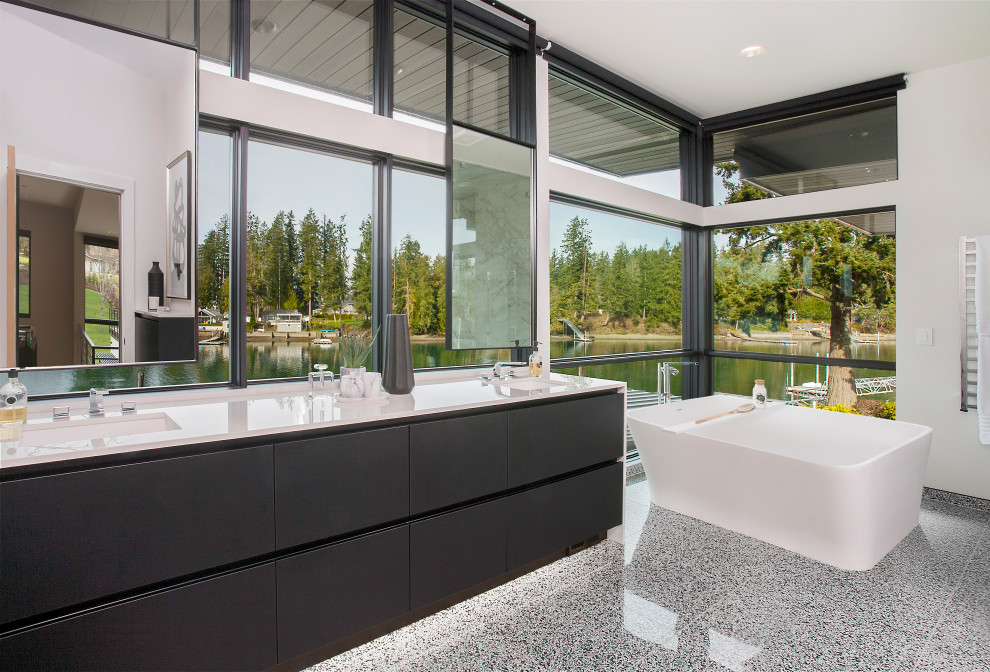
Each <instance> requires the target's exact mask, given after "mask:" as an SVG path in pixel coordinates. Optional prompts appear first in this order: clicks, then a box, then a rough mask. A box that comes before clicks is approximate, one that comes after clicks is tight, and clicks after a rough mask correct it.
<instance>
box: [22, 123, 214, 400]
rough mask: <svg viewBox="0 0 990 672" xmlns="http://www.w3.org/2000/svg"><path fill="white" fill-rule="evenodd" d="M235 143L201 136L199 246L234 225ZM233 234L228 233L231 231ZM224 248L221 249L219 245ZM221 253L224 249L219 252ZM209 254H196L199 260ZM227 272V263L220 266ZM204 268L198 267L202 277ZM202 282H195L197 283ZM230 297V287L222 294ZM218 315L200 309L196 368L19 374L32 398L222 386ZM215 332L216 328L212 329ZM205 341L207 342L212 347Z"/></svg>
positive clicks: (114, 368) (112, 368)
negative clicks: (100, 391)
mask: <svg viewBox="0 0 990 672" xmlns="http://www.w3.org/2000/svg"><path fill="white" fill-rule="evenodd" d="M231 151H232V143H231V139H230V136H228V135H221V134H217V133H209V132H205V131H201V132H200V134H199V167H198V170H197V174H198V177H199V191H198V197H199V243H200V245H202V244H203V243H204V241H206V240H207V239H209V238H216V237H218V236H220V237H222V235H224V234H222V233H219V232H218V231H222V230H223V228H224V227H225V226H228V223H229V221H230V203H231V194H230V168H231ZM228 230H229V228H228ZM220 248H222V245H221V246H220ZM217 253H218V254H223V252H222V249H221V250H220V251H218V252H217ZM204 258H206V257H205V254H204V253H203V252H202V251H198V253H197V260H198V261H199V262H202V261H203V260H204ZM218 267H219V268H225V270H224V271H223V273H225V276H224V277H225V278H226V274H229V270H226V262H223V263H222V264H219V265H217V266H213V265H211V269H213V271H214V272H216V269H217V268H218ZM203 270H204V269H203V268H202V267H199V268H197V271H198V273H197V275H198V277H199V278H201V277H202V272H203ZM198 282H199V280H198V279H197V283H198ZM223 291H224V292H226V291H227V290H226V288H224V289H223ZM217 319H218V316H216V315H214V314H213V313H210V312H208V311H204V309H203V307H202V306H201V307H200V316H199V321H200V324H201V329H200V336H199V338H200V345H199V352H198V362H197V363H195V364H168V365H147V366H100V367H95V368H87V369H28V370H26V371H22V372H21V380H22V381H23V382H24V384H25V385H26V386H27V388H28V391H29V393H30V394H54V393H62V392H74V391H79V390H88V389H89V388H91V387H107V388H110V389H120V388H136V387H156V386H161V385H192V384H202V383H216V382H223V381H226V380H229V379H230V368H229V351H228V345H227V338H226V331H227V330H226V329H224V323H223V321H225V320H226V319H227V316H226V315H223V316H222V320H221V322H220V329H216V328H215V327H216V322H217ZM210 327H214V328H210ZM206 341H209V342H208V343H207V342H206Z"/></svg>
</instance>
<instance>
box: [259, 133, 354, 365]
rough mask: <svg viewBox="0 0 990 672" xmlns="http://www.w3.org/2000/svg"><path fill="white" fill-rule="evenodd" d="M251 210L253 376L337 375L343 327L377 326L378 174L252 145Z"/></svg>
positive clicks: (329, 159)
mask: <svg viewBox="0 0 990 672" xmlns="http://www.w3.org/2000/svg"><path fill="white" fill-rule="evenodd" d="M247 207H248V222H247V226H248V233H247V301H248V315H249V316H250V319H251V322H250V324H249V325H248V350H247V353H248V378H250V379H263V378H286V377H292V376H305V375H306V374H307V372H309V371H312V370H313V364H317V363H324V364H328V365H330V367H331V370H339V367H340V364H341V361H340V357H339V348H338V347H337V334H338V330H339V329H340V328H341V326H342V325H346V326H347V327H349V328H356V329H359V330H370V327H371V236H372V233H371V230H372V229H371V214H370V213H371V209H372V167H371V166H370V165H369V164H365V163H359V162H357V161H350V160H347V159H341V158H338V157H334V156H328V155H326V154H318V153H315V152H309V151H304V150H300V149H292V148H289V147H281V146H278V145H271V144H265V143H261V142H252V143H251V144H250V148H249V151H248V202H247ZM317 338H320V340H321V341H323V340H328V341H330V343H326V344H323V345H321V344H317V343H311V341H313V340H316V339H317ZM368 364H370V362H368Z"/></svg>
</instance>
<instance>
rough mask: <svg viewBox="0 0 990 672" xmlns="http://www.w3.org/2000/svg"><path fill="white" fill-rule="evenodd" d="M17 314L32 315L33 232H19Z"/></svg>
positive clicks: (21, 315)
mask: <svg viewBox="0 0 990 672" xmlns="http://www.w3.org/2000/svg"><path fill="white" fill-rule="evenodd" d="M17 315H18V317H31V233H30V232H29V231H18V232H17Z"/></svg>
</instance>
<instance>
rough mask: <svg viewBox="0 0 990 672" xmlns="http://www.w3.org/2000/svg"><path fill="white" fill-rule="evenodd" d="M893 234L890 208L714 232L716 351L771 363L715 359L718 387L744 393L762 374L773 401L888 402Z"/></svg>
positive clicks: (892, 334) (892, 385)
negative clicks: (753, 356)
mask: <svg viewBox="0 0 990 672" xmlns="http://www.w3.org/2000/svg"><path fill="white" fill-rule="evenodd" d="M894 233H895V228H894V213H893V212H878V213H871V214H866V215H849V216H838V217H832V218H827V219H809V220H807V221H801V222H787V223H783V224H772V225H768V226H750V227H743V228H733V229H723V230H720V231H717V232H715V235H714V243H715V245H714V247H715V249H714V255H715V264H714V273H715V277H714V287H715V306H714V316H715V325H714V328H715V334H714V342H715V349H716V351H722V352H726V351H731V352H735V353H740V354H742V353H747V354H756V355H757V357H758V358H760V359H763V360H765V359H767V357H766V356H767V355H772V356H774V357H775V359H777V361H776V362H767V361H744V360H716V362H717V363H716V367H715V389H716V391H719V392H732V393H736V394H749V392H750V390H751V389H752V386H753V380H754V379H755V378H754V375H755V374H759V375H755V377H757V378H763V379H764V380H766V381H767V390H768V392H769V393H770V396H771V397H772V398H776V399H785V400H790V401H795V400H796V401H799V402H801V403H807V404H809V405H828V406H835V405H838V404H841V405H844V406H849V407H852V406H855V405H856V404H857V403H858V402H861V401H862V400H864V399H866V400H870V399H872V400H876V401H890V400H892V399H893V397H894V389H895V388H896V379H894V378H892V377H893V372H892V371H891V370H890V369H891V368H892V367H890V366H889V364H890V363H893V362H894V361H895V352H896V350H895V336H896V330H895V295H896V277H895V263H894V262H895V249H894ZM757 353H758V354H757ZM743 357H745V355H743ZM799 357H805V358H807V357H815V358H822V359H823V360H824V358H830V360H831V362H830V364H824V363H823V364H822V365H817V366H816V365H814V364H809V363H808V362H807V361H803V362H801V361H797V358H799ZM836 360H856V361H858V362H864V361H865V362H871V361H872V362H877V363H878V364H879V363H884V364H883V365H881V366H878V367H877V368H876V369H871V367H869V366H861V367H857V368H853V367H852V366H843V365H842V364H841V362H837V361H836ZM875 378H888V379H889V380H884V381H879V382H878V381H876V380H873V379H875Z"/></svg>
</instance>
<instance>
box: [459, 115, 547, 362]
mask: <svg viewBox="0 0 990 672" xmlns="http://www.w3.org/2000/svg"><path fill="white" fill-rule="evenodd" d="M453 143H454V152H453V161H454V165H453V171H452V174H453V189H454V195H453V204H454V211H453V221H452V222H450V223H448V226H449V227H451V230H450V233H449V234H448V235H449V236H450V240H451V245H452V258H451V260H450V263H451V277H452V278H453V281H452V286H451V288H450V292H449V299H448V300H449V301H450V309H449V313H448V314H449V315H450V324H449V325H448V341H449V343H450V346H451V348H452V349H454V350H465V349H466V350H472V349H477V348H506V347H512V346H514V345H518V346H519V347H527V346H529V345H531V343H532V328H533V325H532V315H533V298H532V273H531V263H532V256H531V255H532V251H531V231H532V226H531V219H532V205H531V203H530V177H531V173H532V166H533V153H532V150H531V149H529V148H528V147H523V146H522V145H518V144H516V143H513V142H509V141H508V140H500V139H498V138H493V137H490V136H487V135H482V134H480V133H475V132H474V131H468V130H467V129H462V128H457V127H455V128H454V137H453Z"/></svg>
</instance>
